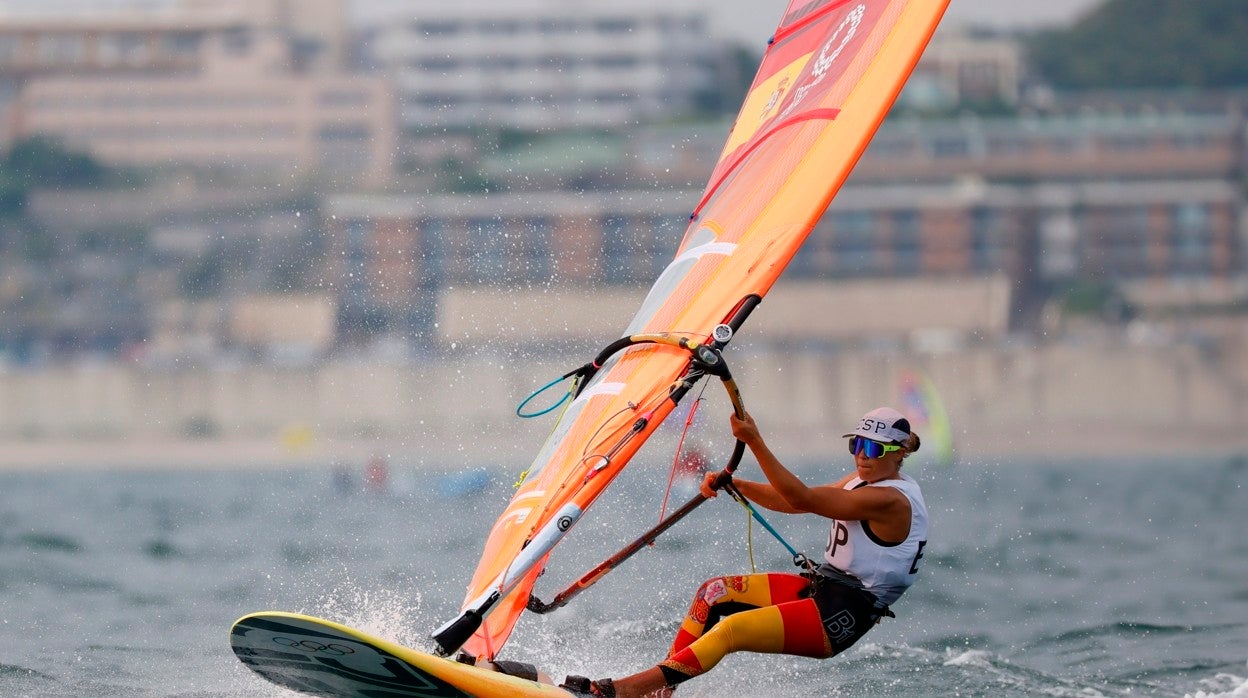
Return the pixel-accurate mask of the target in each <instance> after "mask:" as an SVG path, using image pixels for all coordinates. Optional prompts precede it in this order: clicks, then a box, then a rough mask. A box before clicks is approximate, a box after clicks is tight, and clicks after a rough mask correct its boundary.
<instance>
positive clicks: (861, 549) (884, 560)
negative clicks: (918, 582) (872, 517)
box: [823, 473, 927, 605]
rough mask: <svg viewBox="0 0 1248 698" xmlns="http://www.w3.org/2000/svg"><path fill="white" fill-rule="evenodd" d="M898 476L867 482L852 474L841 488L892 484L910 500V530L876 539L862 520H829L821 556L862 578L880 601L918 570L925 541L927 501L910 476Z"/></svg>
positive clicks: (886, 600) (907, 583)
mask: <svg viewBox="0 0 1248 698" xmlns="http://www.w3.org/2000/svg"><path fill="white" fill-rule="evenodd" d="M898 476H899V477H900V479H898V480H881V481H879V482H875V483H871V484H867V483H866V482H864V481H863V480H862V478H858V477H855V478H853V479H852V480H850V481H849V482H847V483H845V489H847V490H853V489H857V488H859V487H892V488H894V489H896V490H898V491H900V492H901V493H902V494H903V495H905V496H906V499H908V500H910V533H909V535H907V536H906V539H905V540H904V541H902V542H900V543H886V542H884V541H882V540H880V539H879V538H878V537H877V536H876V535H875V534H874V533H873V532H872V531H871V528H870V526H869V525H868V524H867V522H865V521H840V520H833V521H832V527H831V529H830V530H829V532H828V546H827V548H825V549H824V551H823V559H824V560H826V561H827V562H828V564H830V565H832V566H833V567H835V568H837V569H838V570H841V571H842V572H845V573H846V574H849V575H850V576H852V577H854V578H856V579H857V580H858V581H860V582H862V586H863V587H864V588H865V589H866V590H867V591H869V592H871V593H872V594H874V595H875V597H876V598H878V599H879V600H880V602H881V603H883V604H884V605H889V604H891V603H893V602H894V601H896V600H897V599H898V597H900V596H901V594H902V592H904V591H905V590H906V589H907V588H909V586H910V585H911V584H914V580H915V579H917V578H918V574H919V560H921V559H922V558H923V548H924V547H925V546H926V545H927V505H926V504H925V503H924V502H923V492H922V491H920V490H919V483H917V482H915V481H914V478H912V477H910V476H909V475H906V474H904V473H900V474H899V475H898Z"/></svg>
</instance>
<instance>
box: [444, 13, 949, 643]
mask: <svg viewBox="0 0 1248 698" xmlns="http://www.w3.org/2000/svg"><path fill="white" fill-rule="evenodd" d="M947 2H948V0H792V2H790V3H789V6H788V8H787V9H786V11H785V13H784V16H783V18H782V19H781V21H780V23H779V25H778V28H777V30H776V32H775V34H774V38H773V40H772V42H771V43H770V45H769V46H768V49H767V52H766V53H765V55H764V57H763V61H762V63H761V65H760V67H759V70H758V73H757V74H756V76H755V78H754V82H753V84H752V86H751V88H750V91H749V93H748V94H747V96H746V98H745V100H744V102H743V105H742V108H741V112H740V113H739V115H738V117H737V121H736V123H735V124H734V126H733V128H732V130H731V132H730V133H729V134H728V137H727V140H726V142H725V145H724V148H723V150H722V151H721V153H720V156H719V159H718V160H717V162H716V164H715V166H714V167H713V169H712V172H711V175H710V177H709V181H708V185H707V188H706V189H705V191H704V193H703V195H702V196H701V197H700V200H699V201H698V203H697V205H696V207H695V209H694V210H695V215H694V216H692V217H691V222H690V224H689V228H688V229H687V230H686V232H685V235H684V237H683V239H682V240H681V242H680V245H679V247H678V249H677V250H676V251H675V256H674V258H673V260H672V262H671V263H670V264H669V265H668V266H667V268H666V269H665V270H664V271H663V273H662V274H660V276H659V278H658V279H657V280H656V282H655V284H654V285H653V286H652V288H651V289H650V291H649V293H648V294H647V295H646V297H645V299H644V300H643V301H642V303H641V306H640V307H639V309H638V311H637V314H636V315H635V316H634V317H633V319H632V321H631V322H629V324H628V325H627V329H626V331H625V332H624V335H623V336H632V335H637V334H641V333H653V334H659V333H675V332H681V333H687V334H688V336H690V337H692V338H693V339H694V341H706V340H707V339H708V338H709V337H710V336H711V334H712V332H713V331H714V328H715V326H716V325H718V324H720V323H723V322H726V321H727V319H728V318H729V317H731V315H732V313H733V312H734V311H735V309H736V308H738V307H739V305H740V304H741V302H742V299H744V298H747V297H759V298H761V297H762V296H763V295H765V294H766V293H767V291H768V290H769V289H770V288H771V286H772V285H773V284H774V283H775V281H776V279H777V278H778V277H779V276H780V274H781V272H783V270H784V268H785V266H786V265H787V264H788V263H789V261H790V260H791V259H792V258H793V256H794V255H795V254H796V253H797V251H798V249H799V248H800V246H801V245H802V243H803V241H804V240H805V238H806V237H807V235H808V234H809V232H810V230H811V228H813V226H814V225H815V222H816V221H817V220H818V219H819V217H820V216H821V215H822V214H823V212H824V209H826V207H827V206H828V204H829V203H830V201H831V200H832V197H833V196H834V195H835V194H836V191H837V190H838V189H839V188H840V186H841V184H842V182H844V180H845V178H846V177H847V176H848V174H849V172H850V170H851V169H852V168H853V166H854V164H855V163H856V162H857V160H858V158H859V157H860V156H861V154H862V152H863V151H864V150H865V149H866V146H867V143H868V142H869V140H870V138H871V136H872V135H873V134H874V132H875V130H876V128H877V127H878V126H879V123H880V121H882V120H883V118H884V115H885V114H886V113H887V111H888V109H889V108H890V107H891V105H892V103H893V101H894V99H895V98H896V96H897V94H898V92H899V91H900V90H901V86H902V84H903V83H904V82H905V80H906V78H907V77H908V76H909V74H910V72H911V70H912V69H913V67H914V65H915V63H916V62H917V61H918V58H919V55H920V54H921V52H922V50H923V47H924V46H925V45H926V43H927V41H928V39H929V38H930V36H931V34H932V32H933V31H934V30H935V27H936V25H937V24H938V22H939V20H940V17H941V15H942V13H943V12H944V9H945V6H946V5H947ZM689 368H690V360H689V354H688V353H687V352H684V351H681V350H680V349H678V348H673V347H670V346H664V345H654V344H642V345H635V346H630V347H628V348H626V349H624V350H622V351H620V352H619V353H617V354H615V355H613V356H611V357H610V358H609V359H608V360H606V361H605V362H604V365H603V366H602V367H601V368H599V369H598V371H597V373H596V374H595V375H594V376H593V377H592V378H591V379H590V380H589V381H588V382H587V383H586V384H585V385H584V386H582V390H581V393H580V395H579V396H577V398H576V399H575V400H574V401H573V404H572V405H570V406H569V407H568V409H567V410H566V411H565V412H564V414H563V416H562V417H561V422H560V424H559V425H557V426H556V429H555V431H554V432H553V433H552V434H551V436H550V437H549V438H548V439H547V442H546V444H544V445H543V447H542V449H541V450H540V451H539V453H538V454H537V456H536V458H535V459H534V461H533V464H532V465H531V467H530V470H529V475H528V477H527V478H526V479H525V481H524V482H523V483H522V484H521V485H520V487H519V489H518V490H517V491H516V493H515V495H514V497H513V499H512V501H511V502H510V503H509V504H508V506H507V508H506V509H505V510H504V511H503V512H502V514H501V515H500V516H499V519H498V521H497V522H496V523H495V525H494V527H493V529H492V530H491V531H490V534H489V536H488V538H487V540H486V543H485V547H484V550H483V551H482V555H481V559H480V562H479V563H478V566H477V570H476V572H475V573H474V575H473V578H472V581H471V583H470V584H469V586H468V589H467V594H466V596H465V601H464V607H463V614H464V615H470V614H471V613H474V612H477V611H480V616H482V617H483V619H480V618H479V619H478V620H479V627H478V628H477V629H476V632H475V633H473V635H472V636H471V637H470V638H468V640H467V641H466V642H465V643H464V645H463V650H464V651H465V652H467V653H468V654H470V655H473V656H475V657H479V658H486V659H493V658H494V657H495V656H496V655H497V653H498V652H499V651H501V650H502V648H503V646H504V645H505V644H506V642H507V638H508V637H509V636H510V634H511V631H512V629H513V628H514V626H515V624H516V622H517V620H518V619H519V617H520V615H521V614H522V613H523V612H524V609H525V606H526V604H527V602H528V598H529V595H530V593H531V590H532V588H533V584H534V581H535V580H536V578H537V576H538V575H539V574H540V573H541V571H542V570H543V569H544V567H545V565H546V562H547V559H548V557H549V555H550V551H551V549H553V548H554V547H555V544H557V543H558V541H559V539H561V537H562V536H563V535H564V534H566V532H567V528H570V527H571V525H572V524H574V523H575V520H576V519H579V518H580V515H579V514H577V515H576V516H575V517H566V515H565V513H566V512H569V511H572V509H569V508H568V507H573V508H574V509H575V511H578V512H586V511H588V509H589V508H590V506H592V504H593V503H594V502H595V501H596V500H597V498H598V497H599V496H600V495H601V494H602V492H603V491H604V490H605V488H606V487H607V486H608V485H609V484H610V482H611V481H612V479H614V478H615V476H616V475H618V474H619V472H620V470H621V469H622V468H623V467H625V465H626V464H627V463H628V462H629V460H630V459H631V458H632V457H633V455H634V454H635V453H636V451H637V450H638V449H639V448H640V447H641V445H642V444H643V443H644V442H645V441H646V439H647V438H649V436H650V435H651V434H652V433H653V432H654V430H655V429H656V428H658V426H659V425H660V424H661V423H662V422H663V420H664V419H665V418H666V417H667V416H668V414H670V412H671V411H672V409H673V408H674V407H675V402H674V399H673V398H672V397H669V396H670V395H671V394H672V388H673V386H674V385H676V384H678V383H679V382H680V380H681V377H682V376H683V375H684V374H685V373H686V371H688V370H689ZM677 397H678V396H677ZM561 512H562V513H561ZM565 518H567V519H568V520H567V521H566V523H567V526H566V527H564V526H563V523H564V522H565ZM538 538H540V539H541V542H540V543H534V541H536V540H538ZM532 545H537V546H538V547H535V548H529V550H528V552H525V550H526V548H528V547H529V546H532ZM461 617H463V616H461ZM454 622H455V621H452V623H454ZM448 625H449V624H448Z"/></svg>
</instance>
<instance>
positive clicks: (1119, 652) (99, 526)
mask: <svg viewBox="0 0 1248 698" xmlns="http://www.w3.org/2000/svg"><path fill="white" fill-rule="evenodd" d="M845 465H846V466H847V465H848V464H845ZM638 466H642V464H635V466H634V467H632V468H631V469H630V470H631V472H630V473H626V475H625V478H624V479H622V480H621V481H620V482H618V483H617V485H616V486H615V487H613V489H612V491H610V492H608V495H607V497H606V498H604V500H603V501H602V502H601V503H600V505H599V506H598V507H596V508H595V509H594V510H593V511H591V514H590V517H589V518H588V519H586V520H584V521H582V523H581V524H579V525H578V528H577V530H576V531H574V532H573V534H572V537H571V539H569V540H568V541H567V542H566V543H565V544H564V545H563V546H561V548H560V549H559V551H558V554H557V555H556V557H555V558H554V561H553V563H552V566H551V569H550V570H549V572H548V573H547V575H546V578H544V579H543V580H542V583H541V584H539V590H538V591H539V596H541V597H542V598H546V599H549V597H550V596H553V595H554V593H555V592H557V591H558V590H559V589H561V588H562V586H563V585H564V584H566V583H568V582H569V581H571V580H572V579H574V578H575V577H577V576H579V575H580V574H581V573H582V572H584V571H585V570H586V569H588V567H589V566H592V564H594V563H596V562H597V561H599V560H600V559H601V558H603V557H605V556H606V555H607V554H609V553H611V552H614V549H615V547H617V546H618V545H620V544H622V543H624V542H626V541H627V540H628V539H629V537H630V535H632V534H635V533H636V532H638V531H640V530H642V529H643V528H644V527H646V526H648V525H649V524H650V523H652V522H653V521H654V520H656V518H657V515H658V511H657V504H656V502H657V501H658V500H659V499H660V498H661V495H662V485H661V484H659V485H656V484H650V483H647V482H645V480H647V479H649V480H652V481H653V482H658V481H660V480H665V477H664V475H663V474H662V473H660V472H659V470H660V468H657V467H656V468H655V469H653V470H650V471H649V472H647V471H646V470H645V468H644V466H643V467H638ZM745 469H747V470H748V469H750V466H749V465H747V466H745ZM804 472H805V473H808V474H809V473H812V472H813V471H811V470H810V469H806V470H804ZM396 474H398V475H399V476H400V478H399V484H404V485H406V486H405V487H400V488H397V489H396V490H393V491H391V492H390V493H389V494H385V495H379V494H375V493H371V492H363V491H358V492H355V493H353V494H352V495H350V496H343V495H341V494H339V493H338V492H336V490H335V487H334V484H333V482H332V479H331V477H330V475H329V473H328V471H324V472H322V471H308V470H304V471H290V472H258V473H257V472H245V471H242V470H239V471H232V472H190V473H186V472H182V473H168V472H161V473H135V472H99V473H54V474H35V473H8V474H0V695H4V696H22V695H30V696H167V695H168V696H197V697H205V698H207V697H217V696H280V695H293V694H287V693H285V692H283V691H282V690H280V689H277V688H274V687H270V686H269V685H268V684H266V683H264V682H262V681H261V680H260V679H258V678H257V677H255V676H254V675H252V674H251V673H250V672H249V671H247V670H246V669H245V668H243V666H242V665H241V664H239V663H238V662H237V661H236V660H235V659H234V657H233V655H232V654H231V653H230V651H229V647H228V640H227V630H228V628H229V626H230V624H231V623H232V622H233V621H234V620H235V619H236V618H237V617H238V616H241V615H243V614H244V613H247V612H250V611H256V610H266V609H278V610H292V611H301V612H305V613H311V614H314V615H319V616H323V617H327V618H330V619H334V620H338V621H341V622H345V623H347V624H350V625H355V626H357V627H360V628H363V629H365V630H368V631H371V632H374V633H376V634H379V635H382V636H385V637H388V638H391V639H394V640H397V641H399V642H402V643H404V644H408V645H411V646H415V647H426V646H427V641H426V636H427V634H428V632H429V631H430V630H432V629H433V628H434V627H436V626H437V625H439V624H441V622H442V621H444V620H447V619H448V618H450V617H451V616H452V615H454V612H455V610H456V608H457V606H458V603H459V601H460V600H461V598H462V595H463V587H464V583H465V582H466V580H467V578H468V577H469V575H470V574H471V571H472V567H473V565H474V564H475V560H476V556H477V554H478V551H479V546H480V541H481V539H482V535H483V533H484V531H485V530H486V529H487V528H488V527H489V525H490V524H491V522H492V521H493V519H494V517H495V515H496V514H497V513H498V512H499V511H500V510H501V509H502V507H503V504H504V500H505V499H506V497H507V496H508V492H509V488H508V485H507V484H506V483H508V482H510V479H511V478H512V476H513V474H514V473H512V472H506V473H504V472H503V470H502V469H500V470H499V472H498V474H497V476H496V477H494V478H493V481H492V482H491V483H490V484H489V485H488V486H486V487H485V489H484V490H482V491H478V492H474V493H470V494H456V493H455V492H454V491H453V490H454V488H447V487H445V486H443V487H437V486H434V485H433V483H434V482H435V481H438V482H441V483H443V484H445V482H446V481H445V480H440V478H441V476H442V474H438V473H425V474H418V473H415V472H407V473H404V472H402V471H401V470H397V473H396ZM916 476H918V477H919V479H920V481H921V482H922V483H923V484H924V489H925V492H926V495H927V499H928V503H929V506H930V508H931V513H932V520H933V521H932V525H933V532H932V536H931V542H930V544H929V546H928V553H927V555H926V561H927V566H926V568H925V569H924V573H923V577H922V578H921V579H920V581H919V584H918V585H917V586H916V587H915V588H914V589H912V590H911V591H910V592H909V593H908V594H907V595H906V597H905V598H903V599H902V600H901V601H900V602H898V603H897V604H896V606H895V610H896V611H897V614H898V616H899V618H898V619H897V620H892V621H885V623H884V624H883V625H881V626H880V627H879V628H877V629H875V630H873V631H872V632H871V634H869V635H868V636H867V637H866V638H865V639H864V640H863V641H862V642H860V643H859V644H858V646H856V647H855V648H853V649H852V650H851V651H850V652H848V653H846V654H845V655H843V656H841V657H837V658H835V659H832V660H827V661H822V662H820V661H816V660H807V659H800V658H788V657H781V658H775V657H759V656H754V655H741V656H735V657H731V658H729V659H728V660H727V661H726V662H725V664H723V665H721V667H720V668H719V669H717V670H716V671H715V672H713V673H712V674H710V675H708V676H706V677H702V678H700V679H698V680H696V681H694V682H691V683H690V684H687V685H686V687H685V688H684V689H682V692H681V694H682V695H689V696H711V695H715V696H723V695H732V696H738V695H740V696H773V695H774V696H804V695H810V694H812V693H813V694H824V695H843V696H885V695H925V696H926V695H966V696H1032V695H1042V696H1119V695H1132V696H1137V695H1148V696H1154V695H1155V696H1182V695H1191V696H1232V695H1233V696H1242V695H1248V678H1245V677H1248V486H1246V485H1245V484H1244V481H1245V480H1246V479H1248V466H1246V465H1245V464H1244V463H1243V462H1235V461H1228V460H1220V459H1207V460H1204V461H1200V462H1184V463H1173V464H1172V463H1117V462H1114V463H1103V462H1102V463H1068V464H1034V463H993V464H983V463H980V464H967V465H961V466H958V467H957V468H955V469H953V470H945V471H928V472H917V473H916ZM829 479H830V478H829ZM469 489H471V488H469ZM773 519H774V522H775V523H776V525H777V526H778V528H780V529H781V531H782V532H783V533H785V534H786V536H787V537H789V538H790V540H792V541H793V542H794V543H795V544H796V545H797V546H798V547H799V548H802V547H804V548H806V549H807V550H809V551H810V552H815V551H816V550H817V549H818V546H819V544H820V543H821V542H822V539H823V537H824V535H825V534H824V531H823V530H822V529H821V527H820V526H818V525H817V524H813V523H812V524H811V525H805V524H802V523H801V520H800V519H795V518H789V517H782V516H779V515H775V516H773ZM754 550H755V556H756V558H757V562H758V564H759V567H760V568H767V569H790V566H789V565H790V563H789V562H788V560H787V555H786V554H785V553H784V552H783V550H782V549H781V548H780V546H779V545H778V544H776V543H774V542H773V541H772V540H771V539H770V538H767V537H766V534H764V533H763V532H761V531H760V530H758V529H757V528H755V530H754ZM748 569H749V562H748V556H747V550H746V524H745V518H744V514H743V513H742V512H741V510H740V509H739V508H738V507H736V505H734V504H732V503H731V502H729V501H727V500H726V499H723V500H722V501H715V502H712V503H709V504H707V505H705V506H704V507H702V508H701V509H700V510H699V511H698V512H696V513H695V514H694V515H693V516H691V517H690V519H689V520H687V521H686V522H685V523H683V524H681V525H680V526H678V527H677V528H675V529H673V530H672V531H671V532H669V533H668V534H667V536H666V537H665V538H663V539H661V540H660V542H659V543H658V544H657V545H656V546H655V547H654V548H652V549H649V550H645V551H643V552H642V553H640V554H639V555H638V556H637V557H636V558H634V559H633V560H631V561H629V562H628V563H625V565H624V566H623V567H621V568H620V569H619V570H617V571H615V572H614V573H613V574H612V575H609V576H608V577H607V578H606V579H604V580H603V581H602V582H601V583H599V584H598V585H597V586H595V587H594V588H592V589H591V590H589V591H587V592H585V593H584V594H582V595H581V596H580V597H578V598H577V599H576V600H574V601H573V602H572V604H571V605H570V606H569V607H567V608H565V609H562V610H560V611H557V612H555V613H553V614H551V615H549V616H543V617H538V616H529V617H527V618H525V619H524V620H522V621H521V624H520V626H519V630H518V631H517V634H516V635H515V636H514V638H513V640H512V643H511V644H510V645H509V646H508V649H509V651H510V655H509V656H510V657H511V658H514V659H526V660H530V661H535V662H536V663H538V664H539V665H541V666H543V667H545V668H547V669H549V670H550V671H551V673H552V674H556V675H562V673H565V672H569V671H572V672H577V673H586V674H589V675H619V674H622V673H624V672H629V671H633V670H637V669H640V668H644V667H646V666H648V665H650V664H651V663H653V662H654V661H655V660H656V659H657V658H658V657H659V656H660V655H661V654H662V652H663V651H664V649H665V648H666V646H667V643H668V641H669V639H670V637H671V635H672V633H673V632H674V630H675V628H676V626H677V623H678V620H679V618H680V616H681V614H682V613H683V611H684V609H685V608H686V606H687V603H688V596H689V594H691V593H692V591H693V589H695V588H696V586H697V585H698V583H699V582H700V581H701V580H702V579H703V578H704V577H707V576H710V575H713V574H719V573H727V572H743V571H748Z"/></svg>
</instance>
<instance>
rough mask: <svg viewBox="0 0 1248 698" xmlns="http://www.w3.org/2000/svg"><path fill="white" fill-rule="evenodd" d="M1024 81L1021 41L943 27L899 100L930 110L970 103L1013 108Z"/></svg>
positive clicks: (909, 105) (1019, 96)
mask: <svg viewBox="0 0 1248 698" xmlns="http://www.w3.org/2000/svg"><path fill="white" fill-rule="evenodd" d="M1022 86H1023V56H1022V47H1020V46H1019V44H1018V41H1017V40H1015V39H1014V38H1012V37H1005V36H992V35H981V34H975V33H971V32H964V31H959V30H956V29H949V28H944V27H942V28H941V29H940V30H939V31H937V32H936V35H935V36H934V37H932V42H931V44H929V45H928V47H927V49H926V50H925V51H924V52H923V57H922V58H921V59H920V60H919V64H918V65H917V66H915V69H914V72H913V73H912V74H911V75H910V79H909V81H907V82H906V86H905V89H904V90H903V91H902V94H901V97H900V98H899V104H901V105H902V106H905V107H913V108H917V109H926V110H934V109H952V108H954V107H957V106H958V105H968V104H970V105H979V106H991V105H995V106H998V107H1013V106H1015V105H1017V104H1018V103H1019V100H1020V98H1021V96H1022Z"/></svg>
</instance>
